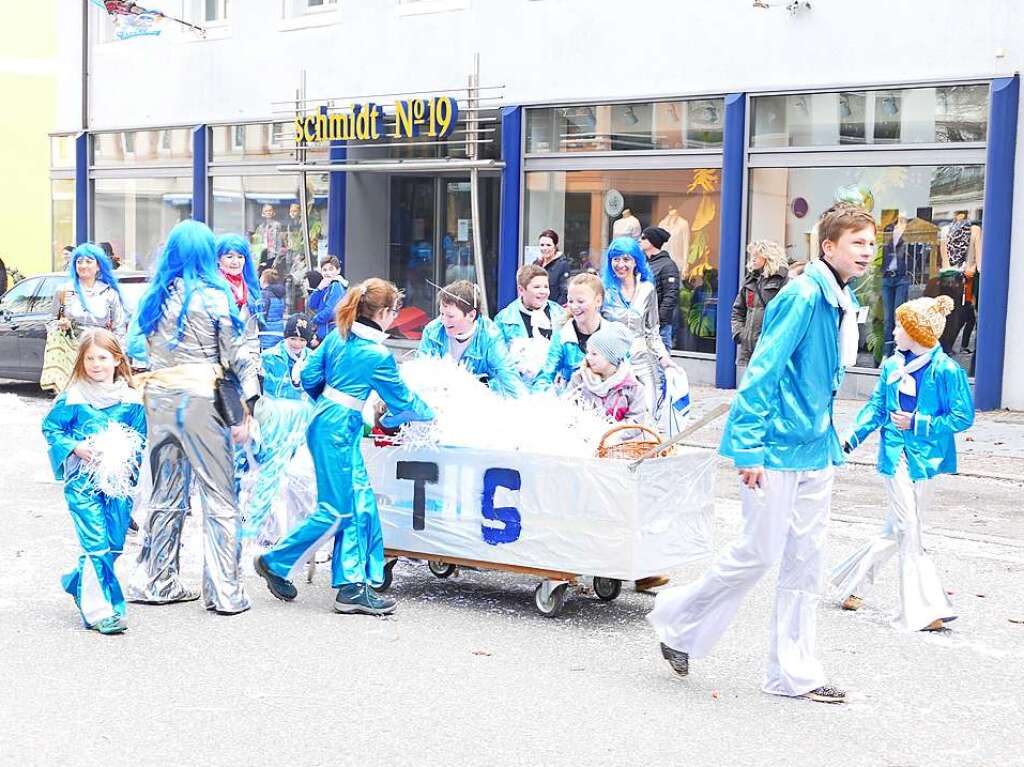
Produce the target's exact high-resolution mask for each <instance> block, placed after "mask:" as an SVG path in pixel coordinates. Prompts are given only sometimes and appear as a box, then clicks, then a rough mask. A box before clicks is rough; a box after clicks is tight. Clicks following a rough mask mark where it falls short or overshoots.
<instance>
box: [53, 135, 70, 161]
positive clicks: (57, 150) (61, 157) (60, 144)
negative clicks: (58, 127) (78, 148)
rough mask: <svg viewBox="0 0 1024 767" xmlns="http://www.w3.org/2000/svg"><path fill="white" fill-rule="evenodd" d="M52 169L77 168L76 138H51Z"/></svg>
mask: <svg viewBox="0 0 1024 767" xmlns="http://www.w3.org/2000/svg"><path fill="white" fill-rule="evenodd" d="M50 167H51V168H74V167H75V137H74V136H50Z"/></svg>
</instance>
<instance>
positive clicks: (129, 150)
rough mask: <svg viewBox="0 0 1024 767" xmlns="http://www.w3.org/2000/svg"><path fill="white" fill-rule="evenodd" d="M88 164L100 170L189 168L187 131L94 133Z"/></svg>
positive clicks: (189, 132)
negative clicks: (157, 166)
mask: <svg viewBox="0 0 1024 767" xmlns="http://www.w3.org/2000/svg"><path fill="white" fill-rule="evenodd" d="M92 147H93V149H92V158H93V159H92V162H93V165H95V166H97V167H102V168H110V167H120V166H128V165H182V166H191V165H192V129H191V128H154V129H152V130H137V131H117V132H114V133H96V134H93V137H92Z"/></svg>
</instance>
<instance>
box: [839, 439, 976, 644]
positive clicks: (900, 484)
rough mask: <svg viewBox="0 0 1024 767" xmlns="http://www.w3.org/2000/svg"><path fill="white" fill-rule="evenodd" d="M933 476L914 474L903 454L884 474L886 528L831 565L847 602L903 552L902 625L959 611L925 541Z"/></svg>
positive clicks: (912, 626)
mask: <svg viewBox="0 0 1024 767" xmlns="http://www.w3.org/2000/svg"><path fill="white" fill-rule="evenodd" d="M930 484H931V483H930V482H929V481H928V480H919V481H917V482H915V481H913V480H912V479H911V478H910V474H909V472H908V471H907V462H906V460H905V459H903V458H901V459H900V462H899V465H898V466H897V467H896V474H895V476H893V477H886V478H885V494H886V496H887V497H888V499H889V510H888V513H887V514H886V516H885V522H884V524H883V526H882V532H881V533H880V534H879V535H878V536H877V537H876V538H875V539H874V540H871V541H869V542H868V543H866V544H864V545H863V546H862V547H861V548H859V549H858V550H857V551H855V552H854V553H853V554H851V555H850V556H849V558H847V559H846V560H845V561H844V562H841V563H840V564H839V565H838V566H837V567H836V568H835V570H833V571H832V585H833V586H834V587H835V589H836V590H837V592H838V597H839V601H840V602H843V601H844V600H845V599H846V598H847V597H848V596H850V595H851V594H856V595H858V596H862V595H863V593H864V586H865V585H866V584H868V583H874V581H875V576H876V574H877V573H878V570H879V569H880V568H881V567H882V565H884V564H885V563H886V562H887V561H889V559H890V557H892V555H893V554H896V553H899V571H900V585H899V598H900V602H899V612H898V613H896V615H895V616H894V617H893V619H892V625H893V627H894V628H896V629H899V630H901V631H920V630H921V629H923V628H924V627H925V626H927V625H928V624H929V623H932V622H933V621H936V620H939V619H941V620H943V621H951V620H953V618H955V617H956V614H955V613H954V612H953V605H952V604H950V601H949V597H947V596H946V592H945V590H944V589H943V588H942V584H941V583H940V582H939V575H938V573H937V572H936V570H935V563H934V562H932V559H931V557H929V556H928V552H926V551H925V550H924V544H923V543H922V542H921V517H922V515H923V514H924V510H925V508H926V507H927V504H928V496H929V494H930V489H931V488H930Z"/></svg>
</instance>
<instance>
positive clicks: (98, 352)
mask: <svg viewBox="0 0 1024 767" xmlns="http://www.w3.org/2000/svg"><path fill="white" fill-rule="evenodd" d="M130 380H131V370H130V369H129V367H128V360H127V358H126V356H125V353H124V351H123V350H122V348H121V345H120V344H119V343H118V341H117V338H116V337H115V336H114V335H113V333H111V332H110V331H108V330H104V329H102V328H95V329H90V330H87V331H85V333H83V335H82V338H81V343H80V345H79V347H78V357H77V359H76V360H75V365H74V368H73V369H72V372H71V379H70V381H69V382H68V386H67V388H66V389H65V390H64V391H63V392H62V393H61V394H60V396H58V397H57V399H56V400H55V401H54V403H53V407H52V408H51V409H50V412H49V414H47V416H46V418H45V419H44V420H43V426H42V428H43V436H44V437H46V441H47V444H48V445H49V455H50V464H51V466H52V468H53V473H54V476H55V477H56V478H57V479H58V480H63V481H64V497H65V499H66V500H67V503H68V510H69V511H70V512H71V519H72V521H73V522H74V524H75V531H76V532H77V533H78V540H79V543H80V544H81V546H82V556H81V557H79V560H78V566H77V567H76V568H75V569H74V570H72V571H71V572H69V573H68V574H67V575H65V576H64V577H63V578H62V583H63V586H64V590H65V591H67V592H68V593H69V594H70V595H71V596H72V597H73V598H74V600H75V604H76V605H78V609H79V612H80V613H81V615H82V620H83V621H84V623H85V625H86V627H87V628H90V629H94V630H96V631H98V632H99V633H101V634H120V633H122V632H124V631H125V630H126V629H127V628H128V626H127V624H126V623H125V619H124V613H125V605H124V595H123V594H122V592H121V584H120V583H119V582H118V580H117V576H116V575H115V574H114V561H115V560H116V559H117V557H118V556H119V555H120V554H121V550H122V548H123V546H124V538H125V534H126V533H127V530H128V524H129V521H130V519H131V512H132V499H131V488H132V485H133V484H134V482H135V480H136V476H137V473H138V465H139V461H140V457H141V450H142V446H143V443H144V441H145V435H146V413H145V410H144V408H143V405H142V399H141V398H140V397H139V395H138V393H137V392H136V391H135V390H134V389H133V388H131V385H130Z"/></svg>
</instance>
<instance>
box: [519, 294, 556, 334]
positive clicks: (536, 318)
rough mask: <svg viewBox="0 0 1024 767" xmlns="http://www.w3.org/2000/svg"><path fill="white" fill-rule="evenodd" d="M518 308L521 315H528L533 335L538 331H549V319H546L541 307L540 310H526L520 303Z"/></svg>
mask: <svg viewBox="0 0 1024 767" xmlns="http://www.w3.org/2000/svg"><path fill="white" fill-rule="evenodd" d="M519 306H520V308H521V311H522V312H523V313H525V314H528V315H530V325H531V326H532V327H533V332H534V333H536V332H537V331H539V330H551V318H550V317H548V315H547V313H546V312H545V311H544V307H543V306H542V307H541V308H540V309H527V308H526V305H525V304H524V303H523V302H522V301H520V302H519Z"/></svg>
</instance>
